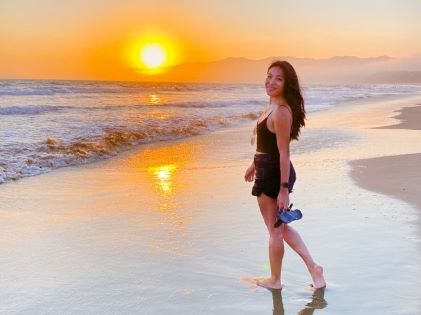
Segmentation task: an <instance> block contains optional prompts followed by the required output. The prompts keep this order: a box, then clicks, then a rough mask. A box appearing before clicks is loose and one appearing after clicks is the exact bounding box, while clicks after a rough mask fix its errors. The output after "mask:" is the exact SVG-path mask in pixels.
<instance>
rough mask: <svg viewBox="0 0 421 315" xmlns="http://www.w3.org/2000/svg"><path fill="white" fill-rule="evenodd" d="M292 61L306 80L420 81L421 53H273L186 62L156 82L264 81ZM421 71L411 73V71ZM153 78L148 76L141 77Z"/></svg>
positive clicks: (158, 78)
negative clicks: (279, 64)
mask: <svg viewBox="0 0 421 315" xmlns="http://www.w3.org/2000/svg"><path fill="white" fill-rule="evenodd" d="M276 59H281V60H287V61H289V62H290V63H291V64H292V65H293V66H294V67H295V68H296V70H297V72H298V75H299V77H300V79H301V81H302V82H304V83H320V84H323V83H338V84H340V83H341V84H342V83H367V82H372V83H412V82H420V81H419V77H420V75H419V73H420V72H421V55H416V56H413V57H409V58H406V59H397V58H392V57H389V56H378V57H370V58H361V57H354V56H334V57H331V58H326V59H314V58H296V57H288V56H286V57H283V56H279V57H276V56H271V57H268V58H265V59H260V60H251V59H247V58H237V57H232V58H226V59H222V60H218V61H214V62H201V63H186V64H181V65H178V66H175V67H172V68H170V69H168V71H167V72H166V73H163V74H160V75H157V76H154V78H153V80H156V81H177V82H191V81H196V82H221V83H222V82H227V83H231V82H232V83H262V82H263V81H264V79H265V76H266V70H267V67H268V66H269V64H270V63H271V62H272V61H273V60H276ZM414 69H416V70H419V71H412V72H408V71H409V70H414ZM142 79H144V80H149V81H150V80H151V77H149V76H148V77H144V78H141V80H142Z"/></svg>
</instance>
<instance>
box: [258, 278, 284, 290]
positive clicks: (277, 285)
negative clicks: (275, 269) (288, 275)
mask: <svg viewBox="0 0 421 315" xmlns="http://www.w3.org/2000/svg"><path fill="white" fill-rule="evenodd" d="M256 284H257V285H258V286H261V287H264V288H266V289H274V290H281V289H282V284H281V281H280V280H277V281H276V280H273V279H272V278H262V279H256Z"/></svg>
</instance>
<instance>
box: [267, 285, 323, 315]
mask: <svg viewBox="0 0 421 315" xmlns="http://www.w3.org/2000/svg"><path fill="white" fill-rule="evenodd" d="M271 291H272V297H273V315H284V314H285V310H284V303H283V302H282V291H281V290H271ZM324 296H325V288H321V289H316V290H315V291H314V292H313V295H312V300H311V302H309V303H307V304H306V306H305V307H304V308H303V309H302V310H300V311H299V312H298V315H312V314H313V313H314V310H316V309H322V308H325V307H326V306H327V302H326V300H325V298H324Z"/></svg>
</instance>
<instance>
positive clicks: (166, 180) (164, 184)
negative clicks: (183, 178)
mask: <svg viewBox="0 0 421 315" xmlns="http://www.w3.org/2000/svg"><path fill="white" fill-rule="evenodd" d="M176 169H177V165H176V164H168V165H160V166H154V167H150V168H149V169H148V171H149V172H151V173H152V174H153V175H154V177H155V179H156V182H155V185H156V187H157V188H158V191H159V192H160V195H161V196H165V195H168V194H171V192H172V190H173V186H174V184H173V180H172V176H173V173H174V171H175V170H176Z"/></svg>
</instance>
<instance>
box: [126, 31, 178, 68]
mask: <svg viewBox="0 0 421 315" xmlns="http://www.w3.org/2000/svg"><path fill="white" fill-rule="evenodd" d="M126 47H127V48H126V52H125V55H126V58H127V61H128V63H129V64H130V65H131V67H132V69H133V70H135V71H136V72H138V73H139V74H142V75H155V74H161V73H164V72H166V71H168V69H169V68H171V67H172V66H174V65H176V64H178V63H179V62H180V57H181V54H180V53H181V46H180V44H179V42H177V40H175V39H174V38H172V36H170V35H169V34H165V33H161V32H158V31H155V32H144V33H141V34H136V35H132V36H129V37H128V41H127V46H126Z"/></svg>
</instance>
